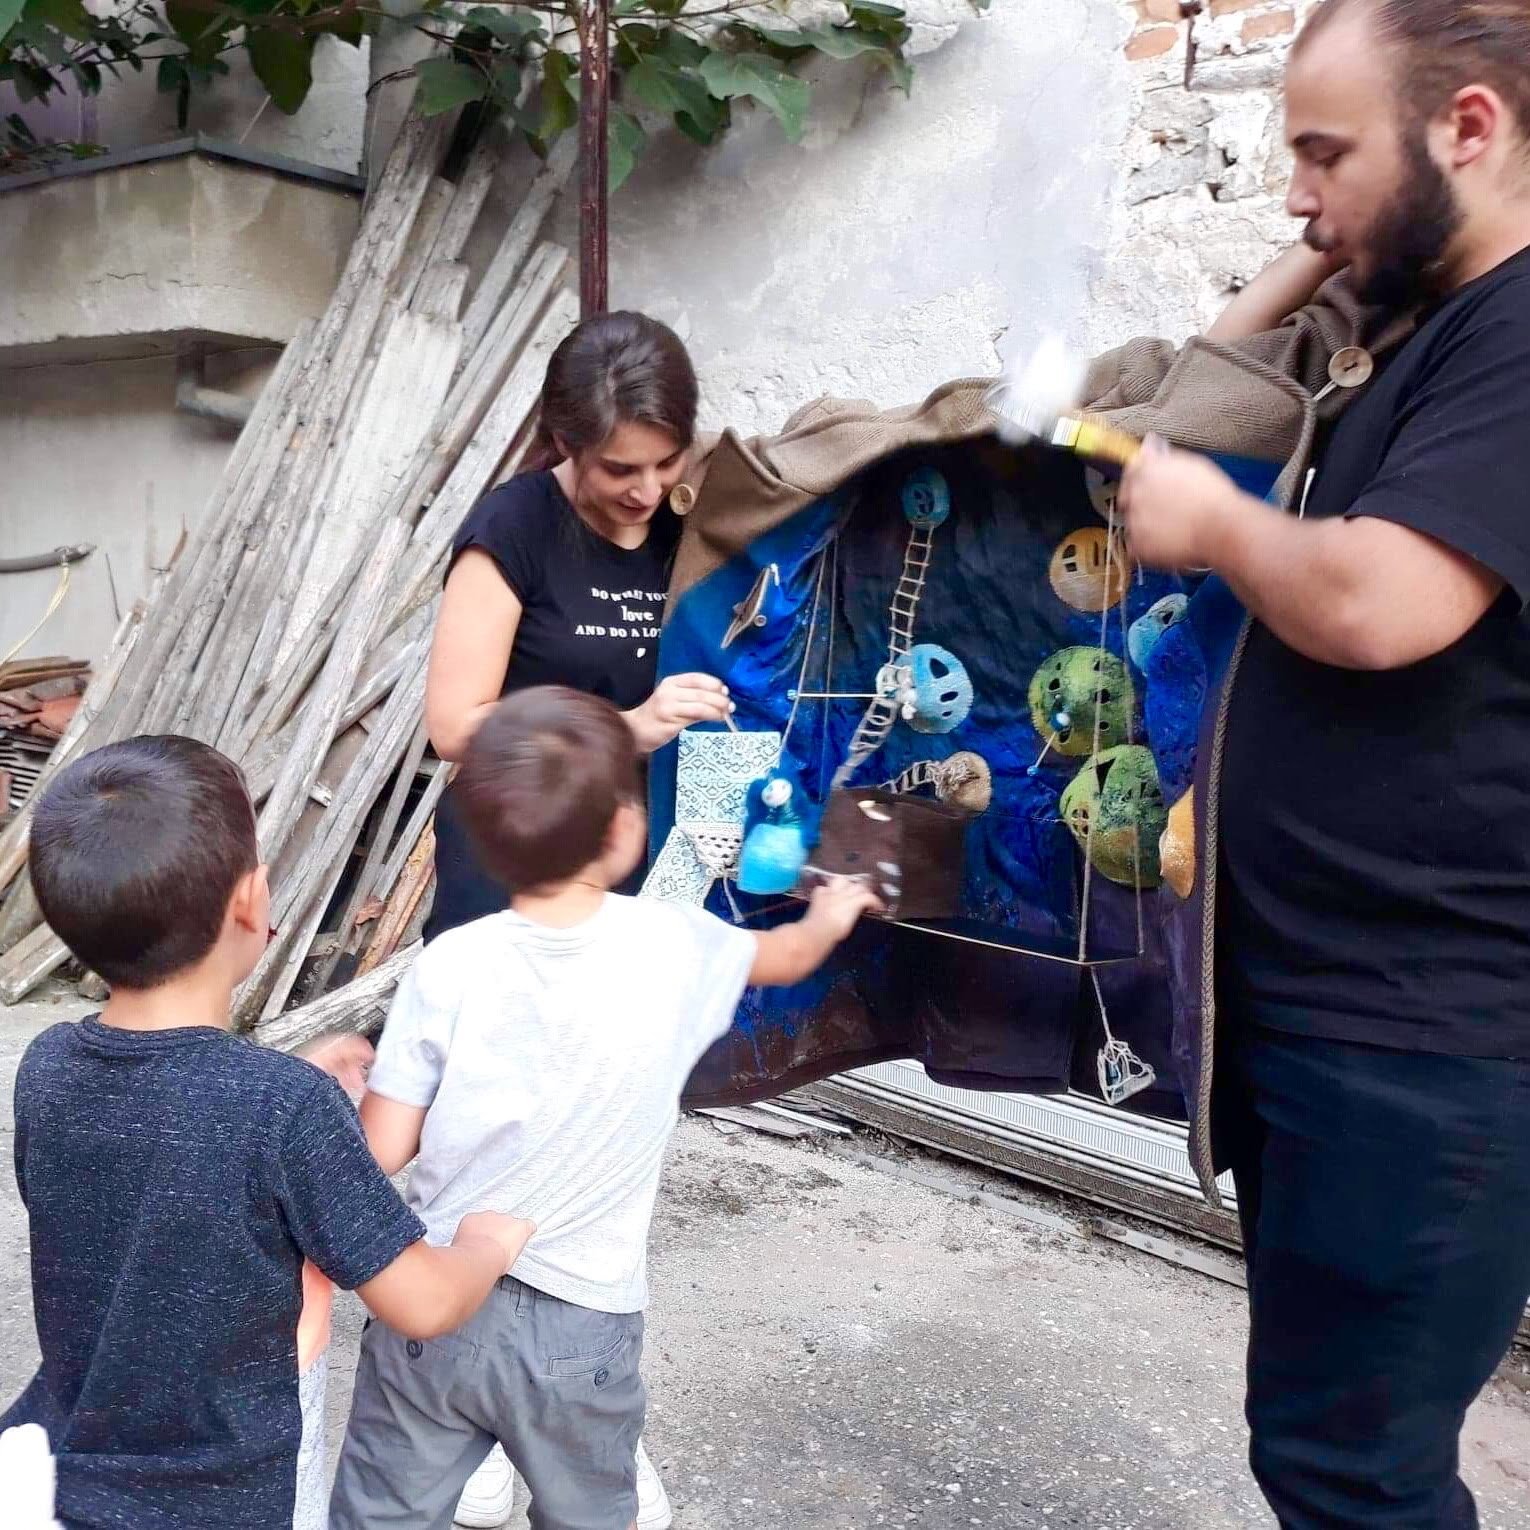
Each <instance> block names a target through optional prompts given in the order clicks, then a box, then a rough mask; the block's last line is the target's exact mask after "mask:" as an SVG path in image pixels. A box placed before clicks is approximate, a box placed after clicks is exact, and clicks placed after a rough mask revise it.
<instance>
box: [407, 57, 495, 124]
mask: <svg viewBox="0 0 1530 1530" xmlns="http://www.w3.org/2000/svg"><path fill="white" fill-rule="evenodd" d="M414 72H415V74H416V75H417V76H418V77H419V81H420V90H419V96H418V100H419V103H420V111H421V113H422V114H423V115H424V116H426V117H437V116H439V115H440V114H441V113H442V112H449V111H450V110H451V109H452V108H453V107H454V106H465V105H466V104H467V103H468V102H469V101H482V100H483V98H484V97H485V96H486V95H488V93H489V81H488V79H487V77H486V76H485V75H484V74H483V72H482V71H481V70H478V69H475V68H474V67H473V66H472V65H471V64H464V63H463V62H462V61H461V60H460V59H455V58H427V59H425V60H424V61H423V62H422V63H420V64H417V65H416V66H415V70H414Z"/></svg>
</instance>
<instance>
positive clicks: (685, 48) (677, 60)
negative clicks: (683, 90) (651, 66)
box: [654, 27, 707, 69]
mask: <svg viewBox="0 0 1530 1530" xmlns="http://www.w3.org/2000/svg"><path fill="white" fill-rule="evenodd" d="M654 53H655V54H656V55H657V56H658V57H659V58H662V59H664V60H665V62H666V63H670V64H673V65H675V67H676V68H678V69H694V68H695V67H696V66H697V65H698V64H699V63H700V62H701V61H702V59H704V58H705V57H706V56H707V50H706V49H705V48H704V47H703V46H702V45H701V44H700V43H699V42H697V41H696V39H695V38H694V37H689V36H687V35H686V34H685V33H684V32H682V31H681V30H680V28H679V27H665V29H664V30H663V31H662V32H661V33H660V34H659V45H658V47H657V48H655V49H654Z"/></svg>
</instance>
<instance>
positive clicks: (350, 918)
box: [315, 723, 444, 989]
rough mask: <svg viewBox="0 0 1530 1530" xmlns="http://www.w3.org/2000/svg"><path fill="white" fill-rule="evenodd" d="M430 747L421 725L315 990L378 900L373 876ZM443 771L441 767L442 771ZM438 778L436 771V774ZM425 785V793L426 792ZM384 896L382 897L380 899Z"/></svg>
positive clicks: (325, 980)
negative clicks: (369, 903)
mask: <svg viewBox="0 0 1530 1530" xmlns="http://www.w3.org/2000/svg"><path fill="white" fill-rule="evenodd" d="M429 747H430V739H429V737H428V736H427V735H426V732H425V725H424V723H421V724H420V725H419V727H418V728H417V729H416V730H415V736H414V740H413V742H412V743H411V744H410V746H409V749H408V752H407V753H406V754H405V755H404V759H403V763H402V764H400V766H399V768H398V775H397V776H396V777H395V778H394V782H393V790H392V792H390V793H389V795H388V801H387V803H386V805H385V806H384V807H383V811H382V814H381V816H380V817H379V818H378V820H377V822H376V824H374V825H373V828H372V843H371V844H370V845H369V846H368V847H367V855H366V859H365V860H364V861H363V862H362V863H361V870H360V872H359V873H358V874H357V877H356V885H355V887H354V888H353V889H352V892H351V896H350V898H349V899H348V900H347V902H346V905H345V907H344V908H343V909H342V910H341V911H340V918H339V921H338V922H337V923H336V925H335V949H334V951H333V952H332V954H331V955H330V956H328V957H326V958H325V959H324V961H323V962H322V963H321V964H320V966H319V968H318V971H317V973H316V974H315V981H316V982H317V983H318V985H319V987H320V988H321V989H322V988H326V987H327V986H328V985H329V979H330V977H331V976H332V975H333V973H334V970H335V964H336V963H337V962H338V961H339V960H340V958H341V956H343V955H344V954H345V950H346V947H347V945H348V944H349V942H350V938H351V935H352V933H353V932H354V930H355V927H356V916H357V915H358V914H359V913H360V912H361V910H362V908H363V906H364V905H365V904H366V903H367V901H368V900H369V899H371V898H373V897H376V896H378V894H377V892H376V882H377V873H378V872H379V871H381V870H382V868H383V866H384V864H385V863H386V862H387V860H388V852H389V850H390V848H391V847H392V844H393V836H394V833H395V831H396V830H397V829H398V825H399V820H400V819H401V818H402V817H403V816H404V808H405V806H406V805H407V804H408V801H409V793H410V791H411V790H412V789H413V786H414V783H415V780H416V778H417V777H418V775H419V771H420V763H421V761H422V760H423V759H424V758H425V751H426V750H427V749H428V748H429ZM442 768H443V769H444V767H442ZM437 774H439V771H438V772H437ZM430 784H433V783H427V788H426V791H427V793H428V791H429V785H430ZM384 896H386V895H384Z"/></svg>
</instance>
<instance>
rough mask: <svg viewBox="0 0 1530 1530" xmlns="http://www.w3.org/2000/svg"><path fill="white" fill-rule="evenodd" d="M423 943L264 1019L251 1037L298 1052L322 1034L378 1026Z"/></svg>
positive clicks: (283, 1049)
mask: <svg viewBox="0 0 1530 1530" xmlns="http://www.w3.org/2000/svg"><path fill="white" fill-rule="evenodd" d="M419 954H420V949H419V947H418V946H417V945H416V946H409V947H406V948H405V949H404V950H401V951H398V952H396V953H395V954H394V955H393V956H391V957H389V959H388V960H387V961H385V962H383V963H381V964H380V965H379V966H377V967H375V968H374V969H373V970H372V971H371V972H369V973H368V974H367V975H366V976H365V977H364V978H358V979H356V980H355V981H354V982H351V983H347V984H346V985H345V986H344V987H343V988H337V989H336V990H335V991H334V992H333V993H327V994H324V995H323V996H322V997H320V998H317V999H314V1000H312V1001H311V1002H310V1003H308V1004H305V1005H303V1006H302V1007H301V1008H300V1009H289V1010H288V1011H287V1012H286V1014H283V1015H276V1016H273V1017H272V1018H271V1019H269V1020H263V1021H261V1023H260V1024H259V1025H257V1026H256V1027H255V1029H254V1030H253V1031H252V1032H251V1033H250V1036H251V1040H253V1041H257V1042H259V1043H260V1045H261V1046H263V1047H275V1048H276V1050H277V1051H279V1052H294V1051H296V1050H297V1049H298V1048H299V1047H301V1046H303V1045H305V1044H306V1043H308V1042H310V1041H313V1040H315V1039H316V1038H317V1037H319V1036H328V1035H332V1034H338V1033H341V1032H347V1031H349V1032H356V1031H372V1030H376V1029H378V1028H379V1027H380V1026H381V1025H382V1023H383V1020H384V1019H385V1018H386V1016H387V1013H388V1006H389V1004H391V1003H392V1002H393V991H394V989H395V988H397V987H398V983H399V979H400V978H402V977H403V975H404V974H405V973H406V972H407V971H408V970H409V969H410V967H411V966H413V965H414V960H415V958H416V957H417V956H418V955H419Z"/></svg>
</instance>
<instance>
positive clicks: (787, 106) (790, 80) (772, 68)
mask: <svg viewBox="0 0 1530 1530" xmlns="http://www.w3.org/2000/svg"><path fill="white" fill-rule="evenodd" d="M701 77H702V79H704V80H705V81H706V82H707V89H708V90H709V91H711V93H712V94H713V95H714V96H716V97H717V98H718V99H719V100H732V99H735V98H737V97H739V96H748V97H750V98H751V99H752V100H755V101H758V102H759V103H760V105H761V106H763V107H764V108H765V109H766V110H767V111H769V112H771V113H772V114H773V115H774V116H775V118H776V120H777V121H778V122H780V124H781V127H782V130H783V131H784V132H785V134H786V136H787V137H788V138H789V139H790V140H791V141H792V142H793V143H796V142H798V141H799V140H800V139H801V137H802V123H803V119H804V118H805V117H806V116H807V109H808V101H809V99H810V97H811V94H812V93H811V91H810V90H809V89H808V86H807V82H806V81H805V80H799V79H796V78H794V77H793V76H792V75H789V74H787V73H786V71H785V70H783V69H778V68H777V67H776V65H775V64H774V63H773V62H772V61H771V60H770V59H768V58H766V57H764V55H763V54H759V53H714V54H712V55H711V56H710V57H708V58H707V59H705V60H704V61H703V62H702V65H701Z"/></svg>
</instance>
